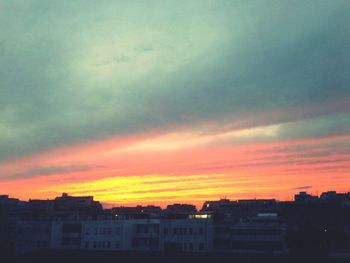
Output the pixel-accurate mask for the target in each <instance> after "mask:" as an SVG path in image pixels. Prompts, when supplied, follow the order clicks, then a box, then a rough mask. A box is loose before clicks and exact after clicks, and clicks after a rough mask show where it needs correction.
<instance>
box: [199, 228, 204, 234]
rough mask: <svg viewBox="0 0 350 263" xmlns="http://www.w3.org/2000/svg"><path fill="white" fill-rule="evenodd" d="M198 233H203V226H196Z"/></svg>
mask: <svg viewBox="0 0 350 263" xmlns="http://www.w3.org/2000/svg"><path fill="white" fill-rule="evenodd" d="M198 234H200V235H203V228H201V227H200V228H198Z"/></svg>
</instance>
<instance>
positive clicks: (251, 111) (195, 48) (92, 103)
mask: <svg viewBox="0 0 350 263" xmlns="http://www.w3.org/2000/svg"><path fill="white" fill-rule="evenodd" d="M349 7H350V2H349V1H342V0H338V1H332V2H331V1H330V2H326V1H320V2H317V1H295V2H276V1H249V2H246V1H180V2H175V1H147V2H142V1H136V2H132V3H130V2H122V1H108V0H106V1H102V2H101V3H98V4H97V3H96V2H94V1H80V0H79V1H74V2H71V1H61V2H48V1H34V0H28V1H25V2H21V1H1V0H0V58H1V59H0V68H1V70H0V79H1V84H0V193H4V194H9V195H10V196H14V197H17V198H20V199H21V200H27V199H29V198H30V197H31V198H34V199H48V198H49V199H50V198H53V197H55V196H58V195H60V194H61V193H62V192H68V193H69V194H71V195H73V196H74V195H93V196H94V197H95V198H96V199H97V200H99V201H101V202H102V203H104V204H118V203H122V204H123V205H133V204H138V203H140V204H154V205H161V206H164V204H169V203H192V204H195V205H197V206H198V204H200V203H202V202H203V201H205V200H213V199H214V200H216V199H219V198H221V197H226V198H228V199H249V198H275V199H278V200H288V199H289V198H290V197H291V196H292V195H294V194H295V193H296V192H299V191H308V192H311V193H321V192H325V191H328V190H330V189H334V190H336V191H338V192H348V191H349V190H350V165H349V164H350V150H349V149H350V87H349V84H350V82H349V74H348V69H349V68H350V46H349V45H348V42H349V39H350V31H349V28H350V27H349V25H350V16H349V15H348V14H347V12H346V10H348V9H349Z"/></svg>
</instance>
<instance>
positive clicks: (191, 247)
mask: <svg viewBox="0 0 350 263" xmlns="http://www.w3.org/2000/svg"><path fill="white" fill-rule="evenodd" d="M189 250H190V251H192V250H193V243H192V242H190V243H189Z"/></svg>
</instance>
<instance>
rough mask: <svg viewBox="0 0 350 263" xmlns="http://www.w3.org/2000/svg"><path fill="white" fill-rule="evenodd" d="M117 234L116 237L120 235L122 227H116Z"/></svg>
mask: <svg viewBox="0 0 350 263" xmlns="http://www.w3.org/2000/svg"><path fill="white" fill-rule="evenodd" d="M115 234H116V235H120V227H116V228H115Z"/></svg>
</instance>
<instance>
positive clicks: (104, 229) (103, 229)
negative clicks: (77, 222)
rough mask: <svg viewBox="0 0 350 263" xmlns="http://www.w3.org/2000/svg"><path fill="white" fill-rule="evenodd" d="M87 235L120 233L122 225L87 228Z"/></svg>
mask: <svg viewBox="0 0 350 263" xmlns="http://www.w3.org/2000/svg"><path fill="white" fill-rule="evenodd" d="M85 234H86V235H90V234H91V235H92V234H93V235H95V236H97V235H120V227H115V228H111V227H95V228H91V229H90V228H89V227H87V228H85Z"/></svg>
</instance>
